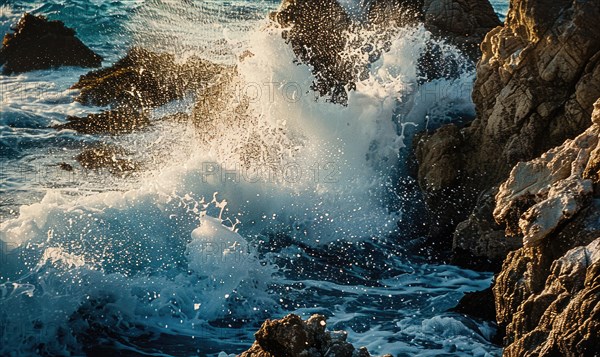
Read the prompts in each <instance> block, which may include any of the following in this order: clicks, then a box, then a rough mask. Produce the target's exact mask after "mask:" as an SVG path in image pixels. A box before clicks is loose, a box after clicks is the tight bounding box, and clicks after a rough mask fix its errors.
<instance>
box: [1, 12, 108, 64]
mask: <svg viewBox="0 0 600 357" xmlns="http://www.w3.org/2000/svg"><path fill="white" fill-rule="evenodd" d="M13 30H14V33H7V34H6V35H5V36H4V40H3V42H2V49H1V50H0V65H4V66H3V72H4V73H5V74H10V73H20V72H27V71H32V70H37V69H48V68H53V67H60V66H78V67H99V66H100V64H101V63H102V57H100V56H99V55H97V54H96V53H94V52H93V51H92V50H90V49H89V48H88V47H87V46H86V45H84V44H83V43H82V42H81V41H80V40H79V39H78V38H77V37H76V36H75V30H73V29H71V28H68V27H65V25H64V24H63V23H62V22H61V21H49V20H48V19H46V18H45V17H44V16H35V15H31V14H29V13H25V14H24V15H23V17H21V19H20V20H19V22H18V23H17V26H16V27H15V28H14V29H13Z"/></svg>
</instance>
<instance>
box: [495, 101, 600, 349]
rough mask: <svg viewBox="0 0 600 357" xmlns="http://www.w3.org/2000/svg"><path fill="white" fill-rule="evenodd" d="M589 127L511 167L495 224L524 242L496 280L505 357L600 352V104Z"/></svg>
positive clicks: (500, 191)
mask: <svg viewBox="0 0 600 357" xmlns="http://www.w3.org/2000/svg"><path fill="white" fill-rule="evenodd" d="M592 123H593V124H592V126H591V127H590V128H589V129H587V130H586V131H585V132H584V133H583V134H581V135H579V136H578V137H577V138H575V139H573V140H567V141H566V142H565V143H564V144H563V145H561V146H559V147H557V148H553V149H551V150H549V151H548V152H546V153H544V154H543V155H542V156H541V157H539V158H536V159H534V160H531V161H529V162H523V163H519V164H518V165H516V166H515V167H514V168H513V169H512V171H511V173H510V176H509V178H508V179H507V180H506V181H505V182H504V183H502V185H501V186H500V189H499V192H498V195H497V196H496V208H495V210H494V217H495V219H496V220H497V221H498V222H500V223H503V224H505V226H506V234H507V235H519V236H521V237H523V248H521V249H518V250H516V251H514V252H511V253H510V254H509V255H508V257H507V258H506V260H505V261H504V264H503V267H502V271H501V272H500V274H499V275H498V276H497V278H496V283H495V285H494V289H493V290H494V295H495V300H496V317H497V320H498V323H499V324H500V325H501V326H502V327H505V328H506V337H505V340H504V343H505V346H506V348H505V353H504V355H505V356H555V355H561V356H592V355H594V353H597V352H598V351H600V340H598V336H599V335H600V238H598V237H600V224H599V223H598V222H600V210H598V208H599V207H600V100H598V101H597V102H596V110H595V111H594V114H593V116H592Z"/></svg>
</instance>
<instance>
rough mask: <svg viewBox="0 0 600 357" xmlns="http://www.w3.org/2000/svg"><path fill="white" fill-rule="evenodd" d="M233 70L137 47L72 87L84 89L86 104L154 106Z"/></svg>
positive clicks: (204, 61)
mask: <svg viewBox="0 0 600 357" xmlns="http://www.w3.org/2000/svg"><path fill="white" fill-rule="evenodd" d="M231 71H234V69H233V67H229V66H222V65H218V64H215V63H212V62H209V61H206V60H203V59H200V58H196V57H193V58H190V59H188V60H187V61H186V62H184V63H178V62H177V61H176V59H175V56H173V55H171V54H167V53H155V52H152V51H148V50H145V49H143V48H138V47H136V48H133V49H131V50H130V51H129V52H128V53H127V55H126V56H125V57H123V58H122V59H121V60H119V61H118V62H116V63H115V64H114V65H112V66H111V67H107V68H103V69H100V70H96V71H92V72H90V73H88V74H85V75H83V76H81V78H80V79H79V81H78V82H77V83H75V84H74V85H73V86H72V88H74V89H79V90H80V94H79V95H78V97H77V99H76V100H77V101H78V102H80V103H82V104H85V105H97V106H107V105H111V106H114V107H126V108H129V109H140V108H153V107H157V106H160V105H163V104H166V103H168V102H170V101H173V100H175V99H180V98H183V97H184V96H185V95H186V94H187V93H188V92H190V91H194V90H199V89H201V88H203V87H207V86H210V84H211V83H212V81H213V80H216V77H218V76H219V75H221V74H223V73H225V72H231Z"/></svg>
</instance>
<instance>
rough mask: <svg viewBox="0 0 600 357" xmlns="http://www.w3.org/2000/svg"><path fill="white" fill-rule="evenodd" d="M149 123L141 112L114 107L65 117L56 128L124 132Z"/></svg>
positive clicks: (88, 132)
mask: <svg viewBox="0 0 600 357" xmlns="http://www.w3.org/2000/svg"><path fill="white" fill-rule="evenodd" d="M149 125H150V119H149V118H148V116H147V115H146V114H144V113H143V112H138V111H136V110H131V109H124V108H120V109H115V110H109V111H105V112H102V113H98V114H88V115H87V116H86V117H82V118H80V117H73V116H70V117H67V123H65V124H61V125H57V126H55V127H54V128H55V129H58V130H62V129H70V130H75V131H77V132H79V133H82V134H111V135H117V134H126V133H131V132H133V131H136V130H139V129H143V128H145V127H147V126H149Z"/></svg>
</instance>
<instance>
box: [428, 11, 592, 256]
mask: <svg viewBox="0 0 600 357" xmlns="http://www.w3.org/2000/svg"><path fill="white" fill-rule="evenodd" d="M599 18H600V2H597V1H585V2H581V1H574V0H558V1H553V2H551V3H550V2H549V3H548V4H546V3H544V4H540V3H539V2H537V1H533V0H526V1H521V0H512V1H511V4H510V10H509V13H508V16H507V20H506V23H505V24H504V26H502V27H497V28H495V29H493V30H492V31H491V32H490V33H488V35H487V36H486V38H485V40H484V41H483V43H482V45H481V48H482V50H483V56H482V59H481V61H480V62H479V64H478V66H477V79H476V82H475V87H474V91H473V99H474V102H475V105H476V110H477V118H476V119H475V121H473V122H472V123H471V124H470V125H468V126H467V127H465V128H462V129H460V130H457V129H452V130H449V129H448V128H447V127H443V128H441V129H439V130H438V131H436V132H434V133H433V134H427V135H424V136H423V137H422V138H421V139H420V140H419V141H418V142H417V143H416V152H417V159H418V161H419V184H420V187H421V188H422V190H423V191H424V193H425V198H426V200H427V202H428V205H429V207H430V208H431V210H432V211H433V212H434V216H435V217H436V218H437V217H439V219H438V220H437V223H438V226H439V227H440V228H439V229H437V230H436V231H435V232H433V234H436V235H437V237H438V239H440V240H449V239H448V237H449V236H450V235H452V232H453V231H454V228H455V227H456V225H457V224H458V223H459V222H460V221H461V220H464V219H466V218H467V214H468V212H470V211H471V210H472V209H473V207H474V206H475V203H476V199H477V197H478V196H479V195H480V193H481V192H484V191H487V190H489V189H490V188H491V187H494V186H496V185H498V184H499V183H500V182H502V181H503V180H505V179H506V178H507V177H508V174H509V172H510V170H511V168H512V167H513V166H514V165H515V164H517V163H518V162H519V161H528V160H531V159H533V158H535V157H538V156H539V155H541V154H542V153H543V152H545V151H546V150H548V149H550V148H552V147H554V146H557V145H560V144H562V143H563V142H564V141H565V140H566V139H568V138H573V137H575V136H577V135H578V134H580V133H582V132H583V131H584V130H585V129H586V128H587V127H588V126H589V125H590V121H589V118H590V115H591V113H592V108H593V103H594V101H595V100H596V98H598V97H599V96H600V27H598V26H597V25H596V23H597V21H598V19H599ZM431 152H435V153H436V154H435V155H432V154H430V153H431ZM447 158H451V159H450V160H448V162H446V159H447ZM557 189H558V188H557ZM566 189H567V188H566V187H565V188H564V190H566ZM564 190H562V191H561V192H564ZM553 195H557V196H556V197H555V198H556V201H560V197H559V196H560V193H559V192H558V191H556V190H554V192H553ZM567 206H568V207H565V208H568V209H570V207H571V204H568V205H567ZM540 208H541V207H540ZM444 212H447V213H448V214H447V215H446V214H444ZM544 212H547V211H544ZM540 214H543V212H539V213H536V215H537V216H539V217H542V216H540ZM540 227H541V226H540ZM473 253H475V252H473Z"/></svg>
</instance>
